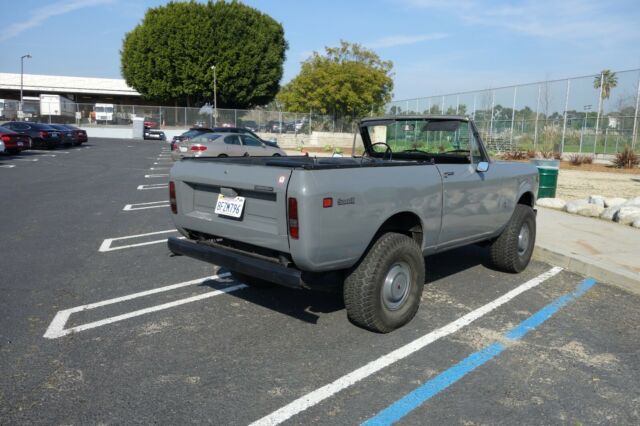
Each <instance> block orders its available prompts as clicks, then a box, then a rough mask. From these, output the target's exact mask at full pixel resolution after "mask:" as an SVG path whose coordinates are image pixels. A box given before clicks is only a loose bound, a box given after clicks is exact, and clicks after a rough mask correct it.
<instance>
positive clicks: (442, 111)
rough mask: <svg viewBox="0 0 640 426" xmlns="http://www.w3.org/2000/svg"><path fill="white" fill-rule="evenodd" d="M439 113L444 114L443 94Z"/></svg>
mask: <svg viewBox="0 0 640 426" xmlns="http://www.w3.org/2000/svg"><path fill="white" fill-rule="evenodd" d="M440 114H442V115H444V96H443V97H442V108H440Z"/></svg>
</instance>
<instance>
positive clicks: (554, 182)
mask: <svg viewBox="0 0 640 426" xmlns="http://www.w3.org/2000/svg"><path fill="white" fill-rule="evenodd" d="M532 163H534V164H535V165H536V167H537V168H538V174H539V175H540V184H539V186H538V198H555V197H556V189H557V187H558V172H559V171H560V161H559V160H532Z"/></svg>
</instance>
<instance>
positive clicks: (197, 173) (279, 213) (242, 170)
mask: <svg viewBox="0 0 640 426" xmlns="http://www.w3.org/2000/svg"><path fill="white" fill-rule="evenodd" d="M170 176H171V177H170V180H171V181H173V182H174V183H175V188H176V198H177V204H178V214H177V215H173V219H174V222H175V223H176V225H177V226H178V227H181V228H185V229H188V230H192V231H198V232H203V233H206V234H211V235H215V236H218V237H223V238H228V239H230V240H235V241H240V242H244V243H248V244H253V245H256V246H260V247H265V248H269V249H272V250H278V251H281V252H285V253H288V252H289V239H288V234H287V226H286V217H287V204H286V195H287V184H288V183H289V178H290V176H291V170H290V169H287V168H282V167H269V166H262V165H256V164H253V165H252V164H247V165H244V164H231V163H226V162H224V161H189V160H187V161H179V162H177V163H176V164H175V165H174V166H173V168H172V169H171V174H170ZM221 191H224V193H225V194H229V192H233V193H235V194H237V196H239V197H244V199H245V200H244V206H243V209H242V214H241V216H240V217H239V218H234V217H229V216H224V215H219V214H216V213H215V207H216V203H217V201H218V194H220V193H221Z"/></svg>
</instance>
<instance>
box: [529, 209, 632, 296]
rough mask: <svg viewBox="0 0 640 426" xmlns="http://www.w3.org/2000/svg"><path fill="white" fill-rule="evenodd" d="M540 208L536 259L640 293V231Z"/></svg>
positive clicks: (534, 255) (534, 253)
mask: <svg viewBox="0 0 640 426" xmlns="http://www.w3.org/2000/svg"><path fill="white" fill-rule="evenodd" d="M537 209H538V218H537V237H536V248H535V250H534V252H533V257H534V259H537V260H541V261H544V262H548V263H551V264H553V265H556V266H561V267H563V268H565V269H567V270H569V271H572V272H576V273H579V274H581V275H585V276H589V277H593V278H595V279H597V280H600V281H602V282H604V283H608V284H612V285H615V286H617V287H620V288H623V289H625V290H627V291H630V292H632V293H635V294H640V229H637V228H633V227H631V226H624V225H619V224H617V223H612V222H607V221H604V220H600V219H595V218H589V217H583V216H578V215H574V214H569V213H565V212H561V211H557V210H552V209H547V208H544V207H537Z"/></svg>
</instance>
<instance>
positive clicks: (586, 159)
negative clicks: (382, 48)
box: [569, 154, 593, 166]
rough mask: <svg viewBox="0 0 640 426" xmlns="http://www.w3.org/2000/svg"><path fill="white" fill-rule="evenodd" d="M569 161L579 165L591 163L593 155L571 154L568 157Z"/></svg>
mask: <svg viewBox="0 0 640 426" xmlns="http://www.w3.org/2000/svg"><path fill="white" fill-rule="evenodd" d="M569 162H570V163H571V164H572V165H574V166H581V165H583V164H593V157H592V156H590V155H580V154H572V155H571V156H570V157H569Z"/></svg>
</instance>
